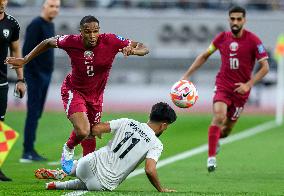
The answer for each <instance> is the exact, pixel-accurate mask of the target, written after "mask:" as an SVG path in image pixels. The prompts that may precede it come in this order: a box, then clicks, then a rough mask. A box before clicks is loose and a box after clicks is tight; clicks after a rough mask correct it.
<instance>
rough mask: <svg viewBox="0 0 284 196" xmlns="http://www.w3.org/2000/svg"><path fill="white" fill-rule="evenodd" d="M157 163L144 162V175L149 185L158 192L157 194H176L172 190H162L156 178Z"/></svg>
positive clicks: (147, 160)
mask: <svg viewBox="0 0 284 196" xmlns="http://www.w3.org/2000/svg"><path fill="white" fill-rule="evenodd" d="M156 165H157V162H156V161H155V160H154V159H146V162H145V173H146V175H147V177H148V179H149V181H150V182H151V184H152V185H153V186H154V187H155V188H156V189H157V190H158V191H159V192H176V190H173V189H167V188H163V187H162V186H161V183H160V181H159V178H158V174H157V169H156Z"/></svg>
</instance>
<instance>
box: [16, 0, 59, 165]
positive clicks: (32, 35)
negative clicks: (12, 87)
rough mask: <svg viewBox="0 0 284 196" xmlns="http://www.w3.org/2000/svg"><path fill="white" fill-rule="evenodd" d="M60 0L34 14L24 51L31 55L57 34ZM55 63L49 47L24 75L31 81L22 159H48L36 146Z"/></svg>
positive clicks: (27, 68) (49, 0)
mask: <svg viewBox="0 0 284 196" xmlns="http://www.w3.org/2000/svg"><path fill="white" fill-rule="evenodd" d="M59 7H60V0H45V1H44V3H43V5H42V10H41V15H40V16H37V17H36V18H34V19H33V20H32V21H31V23H30V24H29V25H28V26H27V30H26V33H25V42H24V45H23V55H27V54H28V53H29V52H30V51H31V50H32V49H33V48H34V47H35V46H36V45H37V44H39V43H40V42H41V41H43V40H45V39H47V38H50V37H53V36H55V34H54V32H55V30H54V23H53V22H52V21H53V20H54V19H55V17H56V16H57V14H58V12H59ZM53 65H54V49H49V50H47V51H45V52H44V53H42V54H41V55H40V56H38V57H36V58H35V59H33V60H32V61H30V62H29V63H28V64H27V65H26V66H25V69H24V76H25V79H26V82H27V85H28V91H27V96H28V100H27V117H26V122H25V129H24V143H23V146H24V150H23V155H22V158H21V159H20V162H21V163H31V162H33V161H46V160H47V159H46V158H45V157H43V156H41V155H39V154H38V153H37V151H36V150H35V148H34V143H35V140H36V129H37V125H38V120H39V119H40V117H41V115H42V112H43V108H44V104H45V100H46V95H47V90H48V87H49V84H50V80H51V75H52V72H53Z"/></svg>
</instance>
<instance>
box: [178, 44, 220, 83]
mask: <svg viewBox="0 0 284 196" xmlns="http://www.w3.org/2000/svg"><path fill="white" fill-rule="evenodd" d="M215 51H216V49H215V47H214V46H213V45H212V44H211V45H210V46H209V48H208V49H207V50H206V51H204V52H203V53H201V54H200V55H198V56H197V57H196V59H195V60H194V62H193V63H192V64H191V66H190V67H189V68H188V70H187V71H186V72H185V74H184V75H183V76H182V78H181V79H182V80H188V78H189V77H190V76H191V75H192V74H193V73H194V72H195V71H196V70H197V69H199V68H200V67H201V66H202V65H203V64H204V63H205V62H206V61H207V59H208V58H209V57H210V55H211V54H213V53H214V52H215Z"/></svg>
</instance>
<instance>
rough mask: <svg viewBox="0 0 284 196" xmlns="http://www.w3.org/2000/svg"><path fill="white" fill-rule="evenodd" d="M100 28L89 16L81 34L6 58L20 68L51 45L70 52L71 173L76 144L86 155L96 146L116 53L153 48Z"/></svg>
mask: <svg viewBox="0 0 284 196" xmlns="http://www.w3.org/2000/svg"><path fill="white" fill-rule="evenodd" d="M99 30H100V27H99V21H98V20H97V19H96V18H95V17H94V16H85V17H83V18H82V20H81V22H80V34H76V35H64V36H57V37H52V38H49V39H46V40H44V41H43V42H41V43H40V44H39V45H37V46H36V47H35V48H34V49H33V50H32V51H31V52H30V53H29V54H28V55H26V56H25V57H24V58H12V57H10V58H7V59H6V63H7V64H11V65H12V68H18V67H22V66H23V65H24V64H26V63H28V62H29V61H30V60H32V59H33V58H34V57H36V56H37V55H39V54H40V53H42V52H44V51H45V50H47V49H48V48H56V47H58V48H61V49H63V50H65V51H66V53H67V54H68V55H69V57H70V59H71V67H72V71H71V73H70V74H68V75H67V77H66V78H65V80H64V82H63V84H62V87H61V96H62V101H63V104H64V109H65V111H66V114H67V117H68V119H69V120H70V121H71V123H72V124H73V127H74V130H73V131H72V133H71V135H70V137H69V139H68V141H67V142H66V143H65V144H64V147H63V153H62V159H61V164H62V168H63V170H64V171H65V172H66V173H67V174H68V173H70V172H71V168H72V165H73V156H74V147H75V146H77V145H78V144H79V143H81V145H82V147H83V155H84V156H85V155H87V154H88V153H90V152H93V151H94V150H95V148H96V140H95V138H94V137H92V136H90V135H89V134H90V130H91V129H92V126H93V125H94V124H96V123H98V122H99V121H100V118H101V112H102V104H103V93H104V89H105V86H106V83H107V80H108V76H109V72H110V69H111V67H112V63H113V60H114V58H115V55H116V54H117V53H118V52H122V53H123V55H124V56H129V55H137V56H144V55H146V54H147V53H148V52H149V51H148V49H147V48H146V47H145V46H144V45H143V44H142V43H139V42H135V41H131V40H128V39H124V38H122V37H121V36H117V35H115V34H100V32H99Z"/></svg>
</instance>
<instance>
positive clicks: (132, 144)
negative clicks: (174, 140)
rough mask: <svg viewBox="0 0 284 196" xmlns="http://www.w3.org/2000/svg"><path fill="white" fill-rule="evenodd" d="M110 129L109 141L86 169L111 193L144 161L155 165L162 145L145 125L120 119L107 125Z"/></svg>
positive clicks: (98, 151)
mask: <svg viewBox="0 0 284 196" xmlns="http://www.w3.org/2000/svg"><path fill="white" fill-rule="evenodd" d="M110 127H111V132H112V133H113V134H114V136H113V138H112V140H110V141H109V143H108V145H107V146H105V147H102V148H100V149H99V150H97V151H95V152H94V156H93V158H92V161H90V166H91V168H92V171H93V172H94V174H95V175H96V176H97V177H98V178H99V181H100V182H101V184H102V185H103V186H104V187H105V188H107V189H108V190H113V189H115V188H116V187H117V186H118V185H119V184H120V183H121V182H122V181H123V180H124V179H125V178H126V177H127V176H128V175H129V174H130V173H131V172H132V171H133V170H134V169H135V168H136V167H137V166H138V165H139V164H140V163H141V162H142V161H143V160H145V158H150V159H153V160H155V161H156V162H157V161H158V159H159V157H160V155H161V153H162V151H163V144H162V142H161V141H160V140H159V139H158V138H157V136H156V135H155V132H154V131H153V130H152V129H151V128H150V127H149V126H148V125H147V124H146V123H140V122H137V121H135V120H132V119H127V118H122V119H118V120H112V121H110Z"/></svg>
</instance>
